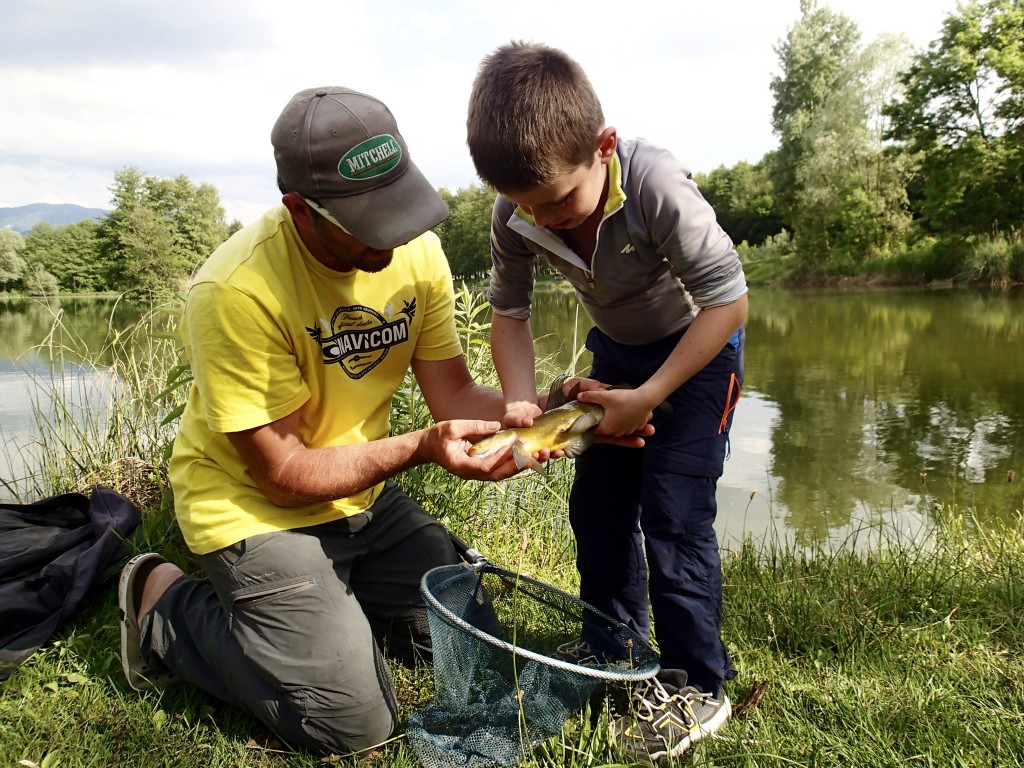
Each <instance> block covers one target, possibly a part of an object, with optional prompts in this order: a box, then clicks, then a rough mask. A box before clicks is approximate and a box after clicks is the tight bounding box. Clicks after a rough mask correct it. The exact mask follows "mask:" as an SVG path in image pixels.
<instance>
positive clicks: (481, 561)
mask: <svg viewBox="0 0 1024 768" xmlns="http://www.w3.org/2000/svg"><path fill="white" fill-rule="evenodd" d="M448 537H449V538H450V539H451V540H452V544H454V545H455V551H456V552H458V553H459V557H461V558H462V559H463V560H465V561H466V562H467V563H469V564H470V565H471V566H472V567H473V569H474V570H478V569H480V568H483V567H484V566H485V565H487V558H486V557H484V556H483V555H482V554H480V553H479V552H478V551H477V550H475V549H473V548H472V547H471V546H469V544H467V543H466V542H464V541H463V540H462V539H460V538H459V537H458V536H456V535H455V534H454V533H452V532H451V531H448Z"/></svg>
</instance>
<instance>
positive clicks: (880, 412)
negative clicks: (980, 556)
mask: <svg viewBox="0 0 1024 768" xmlns="http://www.w3.org/2000/svg"><path fill="white" fill-rule="evenodd" d="M564 301H566V299H565V297H564V296H563V295H562V294H553V295H551V296H546V297H544V298H543V299H542V300H541V302H542V303H538V309H540V310H541V311H540V312H535V313H534V321H533V322H534V325H535V334H536V335H539V336H542V337H543V338H542V339H541V340H540V341H539V343H538V347H539V348H540V349H542V350H543V352H544V353H547V354H553V355H555V356H556V357H557V359H558V360H560V361H562V362H563V364H564V362H565V361H566V360H568V359H569V357H570V356H571V353H572V348H571V346H570V345H569V344H568V343H567V339H568V337H570V336H571V334H570V333H568V332H567V331H561V332H559V331H558V330H557V329H556V328H552V327H549V326H548V325H547V323H546V322H545V318H548V317H553V318H556V323H558V324H559V325H560V326H563V327H568V328H569V329H571V328H572V325H571V323H572V320H571V319H570V315H569V314H567V311H569V310H567V309H561V308H560V307H559V303H560V302H564ZM543 302H549V303H543ZM570 303H572V302H571V300H570ZM583 322H585V321H583ZM1022 342H1024V296H1022V294H1021V293H1020V292H1015V293H1005V294H976V293H961V292H925V291H920V292H900V293H888V292H887V293H863V294H849V293H829V294H820V293H818V294H811V293H790V292H784V291H775V290H760V291H754V292H753V293H752V296H751V311H750V318H749V321H748V325H747V360H746V363H747V368H746V371H747V381H746V389H745V392H744V398H743V400H742V401H741V403H740V407H739V410H738V411H737V415H736V421H735V425H734V427H733V434H732V446H731V447H732V455H731V458H730V460H729V461H728V462H727V464H726V471H725V475H724V477H723V478H722V481H721V483H720V490H719V503H720V506H721V510H720V514H719V531H720V534H722V535H723V538H725V539H731V538H736V537H738V536H741V535H742V534H743V532H744V531H746V532H751V533H753V534H754V535H760V534H762V533H764V532H766V531H773V532H774V533H776V534H780V535H782V536H788V537H791V538H793V539H795V540H796V541H798V542H799V543H802V544H812V543H817V542H821V541H824V540H833V541H835V540H840V539H845V538H846V537H848V536H849V535H851V532H853V531H856V530H857V529H859V528H862V527H863V526H864V524H865V523H876V522H880V521H886V522H888V523H889V524H894V525H899V526H901V527H905V528H910V529H914V528H916V527H918V526H919V525H921V523H922V521H926V520H927V519H929V518H930V517H931V515H932V514H933V512H934V508H935V505H936V504H950V503H953V504H956V505H958V506H959V507H960V508H961V509H973V510H975V511H976V512H977V513H978V514H979V515H980V516H991V515H995V516H1009V515H1011V514H1012V513H1013V511H1014V510H1018V509H1020V508H1021V506H1022V495H1024V493H1022V491H1024V489H1022V485H1024V477H1022V476H1024V472H1022V469H1024V467H1022V464H1024V429H1022V426H1024V387H1022V386H1021V383H1022V381H1024V355H1021V354H1020V353H1019V350H1020V349H1021V347H1022ZM554 350H557V351H554ZM752 492H756V493H754V495H753V498H751V494H752Z"/></svg>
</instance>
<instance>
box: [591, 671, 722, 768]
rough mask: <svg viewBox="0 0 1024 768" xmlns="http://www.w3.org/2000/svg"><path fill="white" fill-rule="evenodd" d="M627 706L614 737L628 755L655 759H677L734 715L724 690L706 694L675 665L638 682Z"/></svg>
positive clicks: (615, 725)
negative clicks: (641, 682) (651, 677)
mask: <svg viewBox="0 0 1024 768" xmlns="http://www.w3.org/2000/svg"><path fill="white" fill-rule="evenodd" d="M629 708H630V710H631V711H630V713H629V714H626V715H623V716H622V717H619V718H618V719H616V720H615V721H614V722H613V723H612V725H611V730H612V735H613V736H614V738H615V742H616V744H617V746H618V747H619V748H620V749H621V750H622V751H623V753H624V754H625V755H627V756H628V757H629V758H631V759H642V760H650V761H651V762H652V763H653V762H656V761H657V760H660V759H661V758H663V757H665V756H666V755H668V756H669V757H678V756H679V755H681V754H683V753H684V752H685V751H686V750H688V749H689V748H690V747H692V746H693V745H694V744H696V743H697V742H698V741H700V740H701V739H703V738H704V737H705V736H709V735H711V734H712V733H714V732H715V731H717V730H719V729H720V728H721V727H722V726H724V725H725V724H726V723H727V722H728V721H729V717H730V716H731V715H732V705H731V704H730V703H729V697H728V696H726V695H725V693H723V692H722V691H721V690H719V692H718V693H717V694H710V693H702V692H701V691H698V690H697V689H696V688H693V687H691V686H688V685H686V672H684V671H682V670H677V669H668V670H662V671H661V672H660V673H658V676H657V677H655V678H654V679H652V680H650V681H648V682H646V683H644V684H642V685H640V686H638V687H637V688H636V689H635V690H634V692H633V695H632V697H631V700H630V703H629Z"/></svg>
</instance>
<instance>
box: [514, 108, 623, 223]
mask: <svg viewBox="0 0 1024 768" xmlns="http://www.w3.org/2000/svg"><path fill="white" fill-rule="evenodd" d="M600 139H601V140H600V146H599V147H598V149H596V150H595V151H594V155H593V157H592V159H591V162H590V164H589V165H580V166H577V167H576V168H575V169H574V170H572V171H570V172H569V173H566V174H564V175H562V176H559V177H557V178H556V179H554V180H552V181H551V182H550V183H548V184H542V185H541V186H539V187H532V188H530V189H527V190H524V191H521V192H505V193H504V194H505V196H506V197H507V198H508V199H509V200H511V201H512V202H514V203H515V204H516V205H518V206H519V207H520V208H522V209H523V210H524V211H526V213H528V214H530V215H531V216H533V220H534V222H535V223H536V224H537V226H538V227H548V228H549V229H576V228H577V227H579V226H580V225H582V224H583V222H585V221H586V220H587V219H588V218H589V217H590V215H591V214H592V213H594V211H595V210H597V207H598V206H599V205H601V204H602V203H603V201H604V192H605V189H606V187H607V182H608V163H609V162H610V161H611V158H612V155H613V154H614V153H615V129H614V128H606V129H604V131H602V133H601V137H600Z"/></svg>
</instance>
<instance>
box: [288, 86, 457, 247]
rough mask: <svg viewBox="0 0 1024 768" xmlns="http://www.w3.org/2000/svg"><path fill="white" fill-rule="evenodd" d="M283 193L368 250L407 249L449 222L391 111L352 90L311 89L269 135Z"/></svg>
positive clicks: (295, 101) (297, 97) (292, 104)
mask: <svg viewBox="0 0 1024 768" xmlns="http://www.w3.org/2000/svg"><path fill="white" fill-rule="evenodd" d="M270 140H271V142H272V143H273V145H274V159H275V160H276V161H277V175H278V177H279V178H280V180H281V183H282V184H283V186H284V188H285V189H286V190H288V191H293V192H297V193H298V194H300V195H302V196H303V197H306V198H310V199H311V200H313V201H315V202H316V203H319V204H320V205H322V206H323V207H324V208H326V209H327V211H329V212H330V214H331V215H332V216H333V217H334V218H335V219H336V220H337V222H338V223H339V224H341V226H342V227H343V228H344V229H345V230H347V231H348V232H349V233H350V234H352V235H353V236H354V237H355V238H356V239H358V240H359V241H360V242H362V243H363V244H364V245H368V246H370V247H371V248H380V249H388V248H395V247H397V246H399V245H403V244H404V243H407V242H409V241H410V240H412V239H413V238H415V237H417V236H419V235H421V234H423V233H424V232H426V231H427V230H428V229H430V228H431V227H434V226H436V225H438V224H440V223H441V222H442V221H444V220H445V219H446V218H447V217H448V208H447V207H446V206H445V204H444V200H442V199H441V196H440V195H439V194H438V193H437V190H436V189H434V187H433V186H431V184H430V182H428V181H427V179H426V177H424V175H423V174H422V173H420V170H419V168H417V167H416V166H415V165H414V164H413V162H412V159H411V158H410V156H409V148H408V147H407V146H406V144H405V139H403V138H402V134H400V133H399V132H398V124H397V123H396V122H395V117H394V115H392V114H391V110H389V109H388V108H387V106H385V105H384V103H383V102H381V101H380V100H379V99H375V98H374V97H373V96H367V95H366V94H365V93H359V92H357V91H353V90H351V89H349V88H338V87H329V88H307V89H306V90H304V91H299V92H298V93H297V94H295V95H294V96H293V97H292V100H291V101H289V102H288V105H287V106H286V107H285V108H284V111H283V112H281V116H280V117H278V118H277V122H276V123H275V124H274V130H273V131H272V132H271V134H270Z"/></svg>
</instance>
